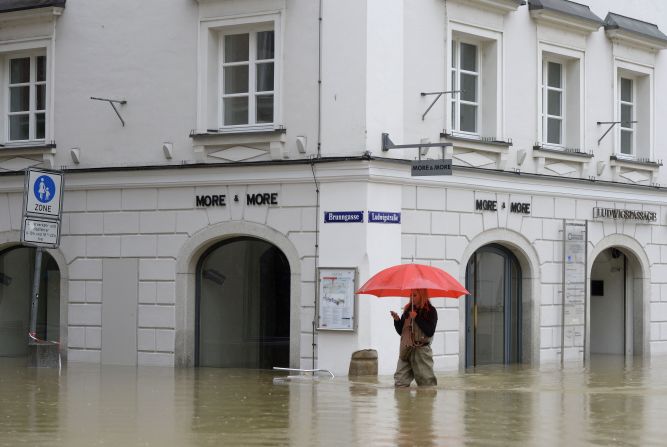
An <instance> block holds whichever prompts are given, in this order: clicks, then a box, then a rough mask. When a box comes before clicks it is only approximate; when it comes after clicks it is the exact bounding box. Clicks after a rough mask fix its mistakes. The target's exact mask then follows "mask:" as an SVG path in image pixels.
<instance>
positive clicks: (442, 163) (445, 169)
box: [412, 160, 452, 177]
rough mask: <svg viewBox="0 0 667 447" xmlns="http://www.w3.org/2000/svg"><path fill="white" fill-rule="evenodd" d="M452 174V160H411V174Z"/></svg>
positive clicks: (415, 175)
mask: <svg viewBox="0 0 667 447" xmlns="http://www.w3.org/2000/svg"><path fill="white" fill-rule="evenodd" d="M426 175H452V160H413V161H412V176H413V177H418V176H426Z"/></svg>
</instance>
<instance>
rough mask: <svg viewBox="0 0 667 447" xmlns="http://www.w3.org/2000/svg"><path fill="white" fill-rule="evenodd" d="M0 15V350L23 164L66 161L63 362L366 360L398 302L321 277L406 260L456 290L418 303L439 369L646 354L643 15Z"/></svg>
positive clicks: (650, 54) (7, 344)
mask: <svg viewBox="0 0 667 447" xmlns="http://www.w3.org/2000/svg"><path fill="white" fill-rule="evenodd" d="M582 1H583V0H582ZM5 3H6V4H5V5H0V64H2V66H3V70H2V71H0V83H1V85H0V97H1V99H0V106H1V107H2V108H3V113H1V114H0V122H1V125H0V136H1V139H2V146H0V355H3V356H20V355H23V354H25V350H26V347H25V344H26V339H25V334H26V333H27V324H28V321H29V310H30V309H29V304H30V289H31V286H32V285H31V281H32V276H31V275H32V270H33V267H34V266H33V264H34V261H33V257H34V255H33V253H34V251H33V249H29V248H25V247H21V245H20V240H21V234H20V231H21V215H22V201H23V185H24V170H25V169H26V168H29V167H37V168H44V169H55V170H62V171H63V172H64V175H65V190H64V191H65V192H64V205H63V221H62V227H61V242H60V246H59V248H56V249H48V250H46V253H48V256H45V260H44V261H43V268H42V270H43V271H44V272H45V273H44V274H43V275H42V279H41V280H42V289H41V292H40V296H41V301H40V309H41V310H40V314H39V334H40V337H42V338H45V339H49V340H58V341H59V342H60V346H61V351H62V354H63V356H64V357H66V359H67V361H69V362H93V363H102V364H125V365H163V366H187V367H191V366H219V367H250V368H258V367H259V368H270V367H271V366H290V367H294V368H313V367H315V368H326V369H330V370H331V371H333V372H335V373H338V374H345V373H346V372H347V368H348V363H349V359H350V355H351V353H352V352H354V351H356V350H359V349H367V348H372V349H376V350H377V351H378V354H379V367H380V373H382V374H389V373H392V372H393V369H394V366H395V361H396V357H397V354H398V335H396V334H395V332H394V329H393V325H392V320H391V317H390V316H389V311H390V310H398V309H399V306H401V305H402V304H403V303H404V301H402V300H401V299H399V298H383V299H378V298H375V297H372V296H365V295H360V296H349V294H348V295H345V293H344V291H341V303H343V302H344V303H345V305H347V306H349V307H348V308H347V310H346V312H349V311H351V312H352V313H351V314H349V313H347V314H346V313H345V312H343V313H340V314H338V313H336V312H337V310H336V309H337V308H336V307H333V308H331V306H332V304H331V303H333V301H336V300H333V301H326V300H323V298H324V296H323V291H324V290H325V287H323V284H322V283H323V281H326V279H323V278H328V277H327V276H326V275H327V274H331V272H334V274H335V273H336V272H339V273H340V272H343V273H345V272H348V273H349V272H352V274H353V275H354V284H356V285H357V286H359V285H361V284H362V283H363V282H364V281H365V280H366V279H368V278H369V277H370V276H371V275H373V274H374V273H376V272H378V271H379V270H381V269H382V268H385V267H388V266H391V265H395V264H400V263H407V262H418V263H424V264H430V265H434V266H438V267H441V268H443V269H445V270H447V271H448V272H450V273H451V274H452V275H453V276H454V277H456V278H457V279H459V280H460V282H461V283H463V284H465V285H466V287H467V288H468V290H469V291H471V295H469V296H467V297H461V298H460V299H458V300H453V299H434V300H433V303H434V304H435V305H436V307H437V309H438V314H439V322H438V327H437V331H436V335H435V337H434V340H433V351H434V356H435V365H436V369H437V370H438V371H445V370H452V369H458V368H465V367H471V366H477V365H483V364H504V363H527V364H532V365H540V364H545V363H554V362H565V363H569V362H582V361H586V360H587V359H588V358H589V356H590V355H594V354H600V353H604V354H616V355H625V356H643V357H650V356H654V355H660V354H663V353H665V352H667V202H666V199H667V193H665V190H664V186H662V185H667V174H665V170H664V168H663V167H662V162H661V159H662V158H664V149H662V141H663V140H664V139H665V138H667V127H665V126H662V125H661V122H662V121H663V120H664V119H665V118H666V117H667V106H665V105H663V104H662V101H660V98H662V97H663V94H664V93H666V92H665V89H667V56H666V54H665V52H663V51H662V50H663V49H664V48H667V36H666V35H665V34H663V33H662V31H661V30H666V29H667V4H663V2H661V1H658V0H651V1H639V0H632V1H629V0H623V1H620V0H619V1H602V0H586V1H583V3H581V4H579V3H573V2H570V1H566V0H527V1H526V2H522V1H520V0H446V1H445V0H417V1H415V0H409V1H408V0H362V1H360V0H335V1H334V0H321V1H319V2H317V1H312V0H244V1H240V0H198V1H181V0H174V1H169V2H164V1H158V0H150V1H142V2H133V1H129V0H120V1H115V2H113V5H111V4H108V2H107V3H104V2H87V1H85V0H69V1H67V2H65V0H52V1H49V0H8V1H7V2H5ZM383 134H386V136H385V137H383ZM391 142H393V143H395V144H396V145H399V146H400V145H409V146H412V147H410V148H404V149H401V148H391V146H390V145H389V146H388V143H391ZM436 143H437V144H443V146H442V147H437V146H433V145H434V144H436ZM445 143H447V144H446V145H445ZM426 144H431V146H424V145H426ZM420 145H422V147H421V148H420V147H419V146H420ZM417 158H422V159H434V160H437V159H442V158H445V159H448V160H449V159H451V160H452V165H453V167H452V171H453V172H452V175H439V176H413V175H412V169H411V163H412V161H413V160H415V159H417ZM378 213H379V217H380V218H379V219H374V218H375V217H378ZM374 220H376V221H374ZM663 297H664V298H663ZM338 305H339V304H338V303H336V304H335V306H338ZM327 306H329V307H327ZM325 307H327V309H325ZM332 309H333V310H332ZM325 311H326V312H325ZM325 313H326V315H325ZM343 318H344V319H345V320H344V321H343ZM347 318H350V319H347ZM323 322H328V323H334V322H338V323H341V324H343V323H344V324H348V325H349V329H350V330H331V329H330V327H324V324H323Z"/></svg>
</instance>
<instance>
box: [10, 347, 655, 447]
mask: <svg viewBox="0 0 667 447" xmlns="http://www.w3.org/2000/svg"><path fill="white" fill-rule="evenodd" d="M438 381H439V384H438V386H437V387H436V388H434V389H417V388H416V387H414V385H413V388H412V389H409V390H408V389H398V390H395V389H394V388H393V385H392V378H391V377H390V376H386V377H380V378H378V379H377V380H371V381H350V380H347V378H334V379H329V378H328V377H327V376H326V375H322V376H319V377H318V378H317V379H315V380H313V379H311V378H305V377H303V378H288V377H287V374H286V373H283V372H275V371H254V370H230V369H212V368H201V369H187V370H186V369H171V368H149V367H145V368H128V367H113V366H103V367H100V366H93V365H83V364H70V365H68V366H67V367H66V368H63V369H62V370H60V371H59V370H57V369H36V368H26V367H25V366H24V365H23V362H22V361H19V360H11V359H2V360H0V399H1V400H0V445H3V446H4V445H7V446H17V445H18V446H20V445H30V446H98V445H102V446H209V445H211V446H212V445H216V446H217V445H271V446H273V445H298V446H302V445H303V446H311V445H323V446H326V445H331V446H339V445H363V446H366V447H370V446H378V445H387V446H393V445H405V446H411V445H418V446H442V445H447V446H468V445H470V446H476V445H480V446H506V445H531V446H533V445H534V446H548V445H554V446H555V445H566V446H579V445H600V446H608V445H617V446H649V445H667V359H657V360H653V361H651V362H646V361H644V362H642V361H638V360H634V361H631V362H625V361H623V359H622V358H618V357H595V358H593V360H592V362H591V364H590V365H589V366H587V367H567V368H564V369H562V368H559V367H555V366H554V367H547V368H541V369H536V368H530V367H524V366H512V367H486V368H478V369H476V370H470V371H465V372H457V373H447V374H439V375H438Z"/></svg>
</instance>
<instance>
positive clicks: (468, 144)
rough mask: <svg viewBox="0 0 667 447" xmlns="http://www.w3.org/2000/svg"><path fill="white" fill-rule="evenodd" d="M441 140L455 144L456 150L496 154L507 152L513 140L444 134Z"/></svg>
mask: <svg viewBox="0 0 667 447" xmlns="http://www.w3.org/2000/svg"><path fill="white" fill-rule="evenodd" d="M440 138H441V139H444V140H446V141H447V142H451V143H453V144H454V148H463V149H473V150H476V151H482V152H493V153H496V154H499V153H505V152H507V150H508V148H509V147H510V146H511V145H512V140H509V139H508V140H507V141H504V140H498V139H496V138H495V137H474V136H463V135H461V134H452V133H446V132H443V133H441V134H440Z"/></svg>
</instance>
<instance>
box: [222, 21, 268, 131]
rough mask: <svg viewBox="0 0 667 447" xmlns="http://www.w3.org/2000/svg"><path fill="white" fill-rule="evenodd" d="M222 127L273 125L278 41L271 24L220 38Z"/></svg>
mask: <svg viewBox="0 0 667 447" xmlns="http://www.w3.org/2000/svg"><path fill="white" fill-rule="evenodd" d="M220 39H221V40H220V53H221V55H220V61H221V68H220V81H221V82H220V90H221V95H220V98H221V101H220V122H219V126H218V127H219V128H222V129H229V128H239V127H244V126H245V127H247V126H255V125H270V124H272V123H274V122H275V109H276V101H275V98H276V39H275V31H274V29H273V28H272V24H265V25H263V26H262V25H255V26H252V27H248V29H247V30H243V32H239V30H238V29H236V28H235V29H234V30H233V31H224V32H222V33H221V35H220Z"/></svg>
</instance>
